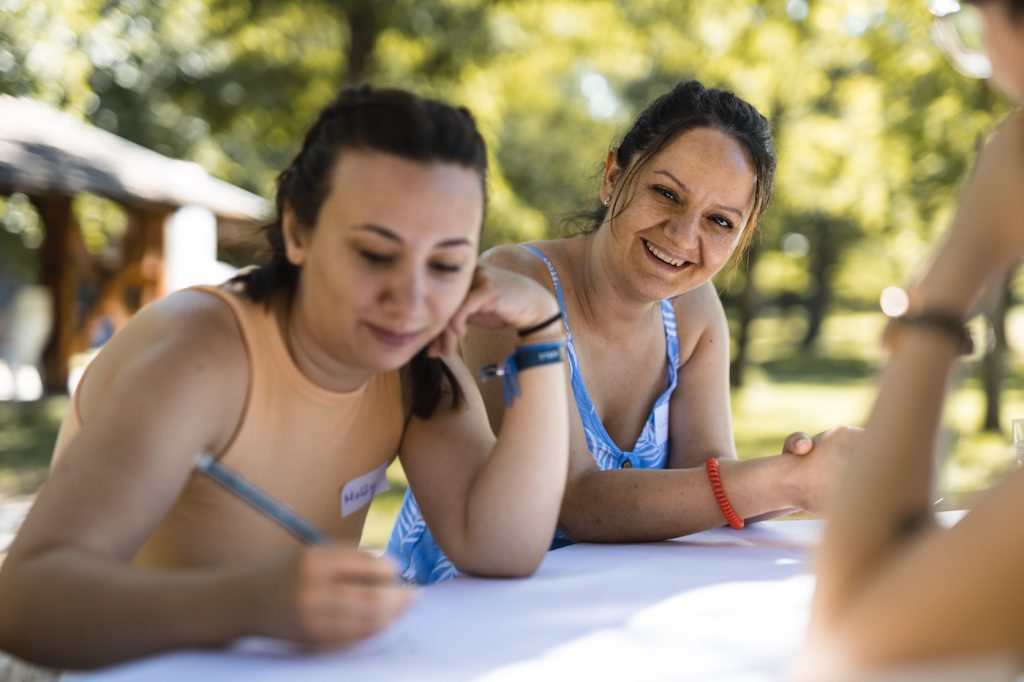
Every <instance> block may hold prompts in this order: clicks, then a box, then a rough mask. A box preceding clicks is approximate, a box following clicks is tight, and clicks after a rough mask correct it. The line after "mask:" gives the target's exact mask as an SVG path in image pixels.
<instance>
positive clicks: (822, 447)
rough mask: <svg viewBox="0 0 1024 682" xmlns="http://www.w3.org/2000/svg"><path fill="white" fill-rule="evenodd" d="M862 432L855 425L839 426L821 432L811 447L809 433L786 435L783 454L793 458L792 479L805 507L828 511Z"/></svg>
mask: <svg viewBox="0 0 1024 682" xmlns="http://www.w3.org/2000/svg"><path fill="white" fill-rule="evenodd" d="M862 433H863V429H859V428H857V427H854V426H836V427H834V428H831V429H829V430H828V431H824V432H822V433H819V434H818V435H817V436H815V437H814V438H813V440H812V441H811V442H810V445H809V446H808V445H807V444H806V439H807V435H806V434H803V433H794V434H791V435H790V436H789V437H788V438H786V443H785V446H784V448H785V450H784V452H783V454H782V456H783V457H791V458H793V470H794V474H793V478H792V481H791V482H792V483H793V484H794V491H795V501H796V504H797V505H798V506H799V507H800V508H801V509H803V510H805V511H808V512H811V513H812V514H822V513H825V512H826V511H827V508H828V503H829V502H830V501H831V499H832V491H833V490H835V487H836V483H837V481H838V480H839V477H840V476H841V475H842V472H843V469H844V465H845V463H846V460H847V458H849V456H850V453H852V452H853V449H854V448H855V447H856V445H857V442H858V440H859V439H860V437H861V434H862ZM801 452H802V454H801Z"/></svg>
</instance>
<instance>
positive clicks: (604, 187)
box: [601, 147, 622, 206]
mask: <svg viewBox="0 0 1024 682" xmlns="http://www.w3.org/2000/svg"><path fill="white" fill-rule="evenodd" d="M618 153H619V149H618V147H612V148H611V149H609V150H608V154H607V155H605V157H604V173H603V174H602V176H601V203H602V204H604V205H605V206H608V205H610V204H611V201H612V197H613V196H614V195H615V183H617V182H618V180H619V175H620V174H621V172H622V169H621V168H619V161H618V158H617V157H618Z"/></svg>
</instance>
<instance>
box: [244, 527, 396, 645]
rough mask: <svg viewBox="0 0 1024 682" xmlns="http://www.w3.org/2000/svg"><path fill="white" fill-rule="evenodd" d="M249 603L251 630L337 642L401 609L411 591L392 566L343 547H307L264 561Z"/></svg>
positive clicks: (380, 624) (368, 631)
mask: <svg viewBox="0 0 1024 682" xmlns="http://www.w3.org/2000/svg"><path fill="white" fill-rule="evenodd" d="M261 573H262V575H260V577H259V579H258V582H259V583H260V584H261V587H262V589H259V590H258V591H257V595H258V597H257V600H256V603H255V604H254V606H255V609H256V613H255V617H254V619H253V623H254V625H255V627H256V630H257V632H256V634H260V635H266V636H270V637H279V638H282V639H287V640H290V641H293V642H300V643H303V644H308V645H312V646H341V645H344V644H350V643H352V642H355V641H358V640H361V639H364V638H366V637H369V636H370V635H373V634H376V633H378V632H380V631H381V630H383V629H384V628H385V627H387V626H388V625H389V624H390V623H392V622H393V621H394V620H395V619H396V618H398V616H399V615H401V614H402V612H403V611H405V609H406V607H407V606H408V605H409V604H410V603H411V602H412V600H413V598H414V597H415V594H416V593H415V591H413V590H412V589H409V588H407V587H403V586H402V585H401V584H400V583H399V580H398V575H397V572H396V570H395V567H394V565H392V563H391V562H390V561H388V560H386V559H381V558H378V557H375V556H373V555H372V554H368V553H367V552H363V551H360V550H357V549H351V548H348V547H337V546H332V547H309V548H304V549H302V550H300V551H299V552H296V553H292V554H288V555H287V556H285V557H281V558H276V559H274V560H273V561H272V562H270V563H267V564H263V565H262V567H261Z"/></svg>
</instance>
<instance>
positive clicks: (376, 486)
mask: <svg viewBox="0 0 1024 682" xmlns="http://www.w3.org/2000/svg"><path fill="white" fill-rule="evenodd" d="M387 469H388V465H387V464H382V465H380V466H379V467H377V468H376V469H374V470H373V471H371V472H370V473H368V474H363V475H362V476H360V477H359V478H353V479H352V480H351V481H349V482H348V483H346V484H345V487H344V488H342V489H341V515H342V516H348V515H349V514H351V513H352V512H355V511H358V510H360V509H362V508H363V507H365V506H366V505H367V504H369V502H370V500H372V499H373V497H374V495H380V494H381V493H382V492H384V491H386V490H389V489H390V488H391V486H390V485H389V484H388V477H387V474H386V472H387Z"/></svg>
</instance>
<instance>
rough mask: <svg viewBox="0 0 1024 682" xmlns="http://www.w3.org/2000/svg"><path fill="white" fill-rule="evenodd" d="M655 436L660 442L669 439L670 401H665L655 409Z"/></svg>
mask: <svg viewBox="0 0 1024 682" xmlns="http://www.w3.org/2000/svg"><path fill="white" fill-rule="evenodd" d="M654 437H655V440H656V441H657V442H659V443H664V442H665V441H667V440H668V402H667V401H666V402H664V403H662V404H661V405H659V406H658V407H657V408H656V409H655V410H654Z"/></svg>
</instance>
